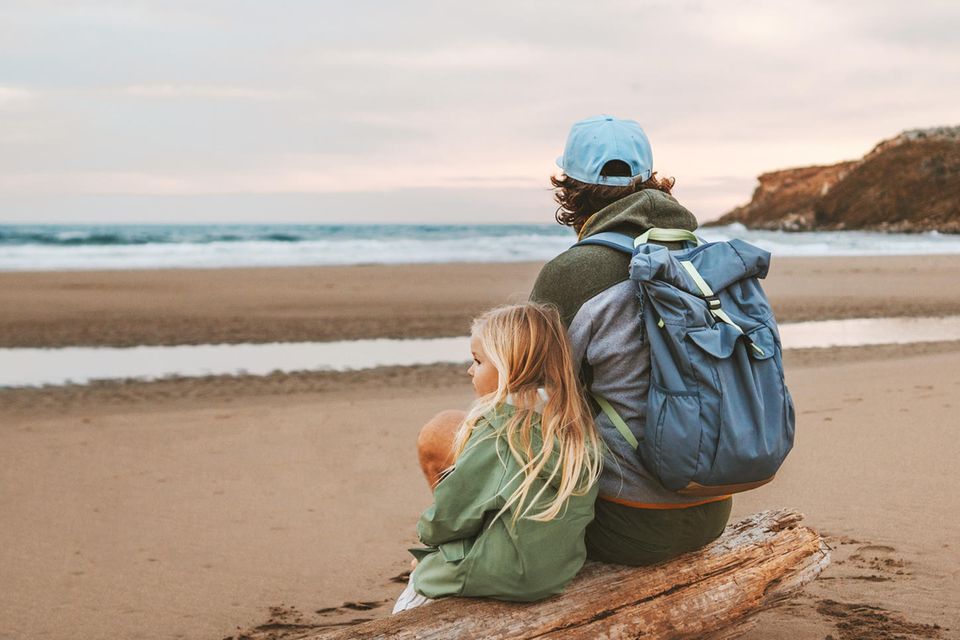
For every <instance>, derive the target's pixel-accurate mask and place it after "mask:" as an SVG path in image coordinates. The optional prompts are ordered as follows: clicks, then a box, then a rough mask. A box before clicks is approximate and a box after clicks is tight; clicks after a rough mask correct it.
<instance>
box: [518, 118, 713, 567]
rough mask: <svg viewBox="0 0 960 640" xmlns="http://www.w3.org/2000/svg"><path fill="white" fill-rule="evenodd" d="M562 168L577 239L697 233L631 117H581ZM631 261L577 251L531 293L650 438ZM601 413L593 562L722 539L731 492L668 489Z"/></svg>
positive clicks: (637, 431) (591, 249)
mask: <svg viewBox="0 0 960 640" xmlns="http://www.w3.org/2000/svg"><path fill="white" fill-rule="evenodd" d="M557 164H558V165H559V166H560V168H561V169H562V170H563V175H561V176H559V177H554V178H551V182H552V183H553V186H554V187H555V188H556V189H557V192H556V200H557V202H558V203H559V204H560V208H559V209H558V210H557V216H556V217H557V221H558V222H560V223H561V224H565V225H569V226H571V227H573V228H574V229H575V230H576V231H577V235H578V237H579V238H580V239H583V238H586V237H589V236H592V235H594V234H596V233H600V232H602V231H615V232H618V233H623V234H627V235H629V236H632V237H636V236H639V235H641V234H642V233H643V232H645V231H646V230H647V229H649V228H651V227H660V228H672V229H688V230H691V231H692V230H694V229H696V228H697V220H696V218H695V217H694V216H693V214H692V213H690V212H689V211H688V210H687V209H686V208H684V207H683V206H682V205H681V204H680V203H679V202H677V201H676V200H675V199H674V198H673V197H672V196H671V195H670V191H671V189H672V187H673V184H674V180H673V179H672V178H664V179H660V178H658V177H657V174H656V172H654V171H653V152H652V150H651V148H650V142H649V140H648V139H647V136H646V134H645V133H644V132H643V129H642V128H641V127H640V125H639V124H637V123H636V122H634V121H632V120H619V119H617V118H613V117H611V116H596V117H593V118H587V119H585V120H581V121H579V122H577V123H575V124H574V125H573V128H572V129H571V131H570V135H569V137H568V138H567V144H566V147H565V149H564V152H563V155H562V156H561V157H560V158H558V160H557ZM629 261H630V257H629V256H628V255H627V254H625V253H621V252H619V251H616V250H614V249H611V248H607V247H604V246H598V245H584V246H574V247H571V248H570V249H568V250H566V251H565V252H563V253H562V254H560V255H559V256H557V257H556V258H554V259H553V260H551V261H550V262H548V263H547V264H546V265H545V266H544V267H543V269H542V270H541V271H540V275H539V277H538V278H537V282H536V284H535V285H534V288H533V292H532V293H531V296H530V297H531V299H532V300H536V301H538V302H546V303H551V304H554V305H556V306H557V307H558V308H559V309H560V314H561V316H562V317H563V320H564V323H565V324H566V325H567V330H568V333H569V335H570V339H571V343H572V346H573V351H574V358H575V359H577V360H578V361H579V362H580V378H581V380H582V381H583V384H584V388H585V390H586V391H587V392H588V394H589V395H593V396H599V397H601V398H605V399H606V400H607V401H608V402H609V403H610V404H611V405H612V406H613V408H614V409H615V410H616V412H617V413H618V414H619V415H620V417H621V418H623V420H624V421H625V422H626V423H627V426H628V427H629V429H630V431H631V432H632V433H633V434H634V436H636V437H637V438H641V437H642V436H643V434H644V431H645V428H646V424H647V422H648V416H647V415H646V404H647V391H648V389H649V386H650V374H649V372H650V352H649V348H648V346H647V345H646V344H645V342H644V340H643V330H642V323H641V321H640V313H641V303H640V300H639V298H638V296H637V287H636V284H635V283H633V282H632V281H631V280H629V278H628V273H627V269H628V264H629ZM654 419H655V417H650V420H654ZM596 420H597V427H598V429H599V430H600V433H601V435H602V436H603V439H604V442H605V443H606V445H607V447H608V449H609V455H608V456H607V458H606V459H605V461H604V471H603V475H602V476H601V479H600V497H599V499H598V500H597V504H596V519H595V520H594V522H593V524H591V526H590V528H589V529H588V530H587V551H588V554H589V556H590V557H591V558H593V559H595V560H601V561H604V562H615V563H618V564H630V565H642V564H652V563H655V562H660V561H662V560H666V559H667V558H670V557H673V556H676V555H679V554H681V553H684V552H686V551H690V550H692V549H696V548H699V547H701V546H703V545H705V544H706V543H708V542H710V541H711V540H713V539H714V538H716V537H717V536H719V535H720V533H721V532H722V531H723V528H724V527H725V526H726V523H727V520H728V518H729V516H730V506H731V502H732V501H731V499H730V497H729V496H720V497H715V498H708V499H707V500H704V499H702V498H689V497H684V496H680V495H678V494H676V493H674V492H672V491H668V490H667V489H665V488H663V487H662V486H661V485H660V483H659V482H658V481H657V480H656V478H655V476H654V475H653V474H652V473H651V472H650V471H649V470H648V469H646V468H645V467H644V465H643V462H642V461H641V459H640V456H639V454H638V453H637V452H636V451H634V450H633V448H632V447H631V446H630V445H629V444H628V443H627V441H626V440H625V439H624V437H623V436H622V435H621V434H620V433H619V432H618V431H617V429H616V427H615V426H614V425H613V424H612V423H611V422H610V420H609V419H608V418H607V416H606V415H605V413H603V412H601V411H597V418H596Z"/></svg>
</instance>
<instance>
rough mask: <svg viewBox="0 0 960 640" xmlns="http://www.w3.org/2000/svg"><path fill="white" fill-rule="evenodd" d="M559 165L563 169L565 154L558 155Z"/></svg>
mask: <svg viewBox="0 0 960 640" xmlns="http://www.w3.org/2000/svg"><path fill="white" fill-rule="evenodd" d="M557 166H558V167H560V168H561V169H563V156H557Z"/></svg>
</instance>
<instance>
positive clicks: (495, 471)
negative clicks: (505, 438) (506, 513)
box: [417, 420, 510, 547]
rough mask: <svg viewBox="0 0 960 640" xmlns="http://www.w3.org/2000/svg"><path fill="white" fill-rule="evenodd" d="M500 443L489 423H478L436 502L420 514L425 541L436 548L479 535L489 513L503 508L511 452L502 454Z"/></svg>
mask: <svg viewBox="0 0 960 640" xmlns="http://www.w3.org/2000/svg"><path fill="white" fill-rule="evenodd" d="M499 442H500V439H499V438H498V437H497V432H496V431H495V429H494V428H493V427H492V426H491V425H490V423H489V422H487V421H486V420H481V421H480V422H478V424H477V426H476V428H475V429H474V432H473V435H471V436H470V440H469V441H468V442H467V446H466V448H465V449H464V451H463V453H462V454H460V457H459V458H458V459H457V463H456V466H455V467H454V468H453V470H452V471H450V473H448V474H447V476H446V477H445V478H443V480H441V481H440V483H439V484H438V485H437V487H436V489H435V490H434V493H433V505H431V506H430V508H428V509H427V510H426V511H424V512H423V515H422V516H420V522H419V523H418V524H417V534H418V535H419V536H420V541H421V542H422V543H423V544H426V545H429V546H431V547H435V546H438V545H441V544H444V543H446V542H450V541H452V540H458V539H461V538H473V537H476V536H477V535H479V533H480V531H481V530H482V529H483V524H484V519H485V517H486V514H487V512H489V511H492V512H493V513H496V512H497V511H499V510H500V508H501V507H503V505H504V502H505V501H504V499H503V497H502V496H501V495H500V492H501V490H502V488H503V484H504V482H505V475H506V466H505V464H504V462H505V461H506V458H507V457H509V456H510V452H509V450H505V449H506V448H505V447H504V448H503V450H501V451H500V455H499V456H498V451H497V450H498V443H499ZM501 457H503V459H504V462H501Z"/></svg>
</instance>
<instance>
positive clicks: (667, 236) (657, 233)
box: [598, 227, 703, 247]
mask: <svg viewBox="0 0 960 640" xmlns="http://www.w3.org/2000/svg"><path fill="white" fill-rule="evenodd" d="M598 235H599V234H598ZM651 240H655V241H656V242H691V243H693V246H695V247H699V246H700V245H701V244H703V242H702V241H701V240H700V238H698V237H697V236H695V235H694V233H693V232H692V231H687V230H686V229H660V228H658V227H651V228H650V229H647V230H646V232H645V233H643V234H642V235H641V236H640V237H638V238H637V239H636V240H634V241H633V246H638V245H641V244H646V243H647V242H650V241H651Z"/></svg>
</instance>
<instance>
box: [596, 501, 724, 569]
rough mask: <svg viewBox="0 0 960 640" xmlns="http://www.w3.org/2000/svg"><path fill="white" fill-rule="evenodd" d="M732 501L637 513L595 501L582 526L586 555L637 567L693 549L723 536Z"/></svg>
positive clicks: (631, 509)
mask: <svg viewBox="0 0 960 640" xmlns="http://www.w3.org/2000/svg"><path fill="white" fill-rule="evenodd" d="M732 505H733V499H732V498H730V499H727V500H720V501H717V502H708V503H707V504H702V505H698V506H696V507H687V508H686V509H638V508H635V507H628V506H625V505H622V504H617V503H615V502H609V501H607V500H597V502H596V505H595V513H596V515H595V516H594V520H593V522H592V523H590V526H589V527H587V557H588V558H590V559H591V560H599V561H600V562H610V563H614V564H628V565H632V566H640V565H646V564H656V563H657V562H663V561H664V560H669V559H670V558H673V557H674V556H678V555H680V554H681V553H686V552H687V551H693V550H694V549H699V548H700V547H702V546H704V545H705V544H707V543H708V542H711V541H712V540H715V539H716V538H717V537H719V536H720V534H721V533H723V528H724V527H726V526H727V520H729V518H730V507H731V506H732Z"/></svg>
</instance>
